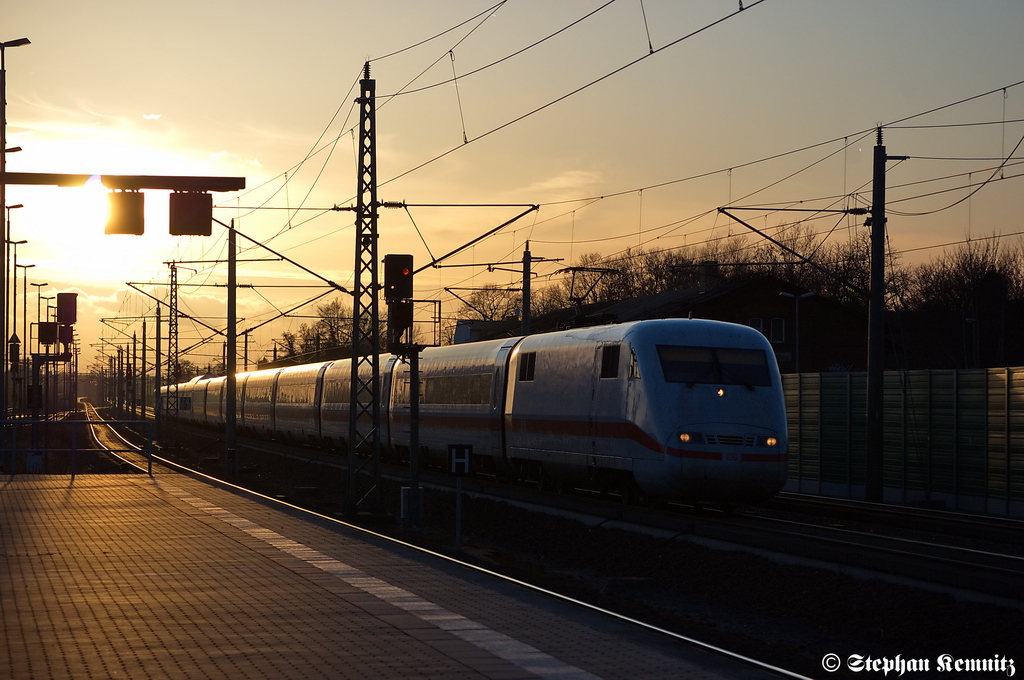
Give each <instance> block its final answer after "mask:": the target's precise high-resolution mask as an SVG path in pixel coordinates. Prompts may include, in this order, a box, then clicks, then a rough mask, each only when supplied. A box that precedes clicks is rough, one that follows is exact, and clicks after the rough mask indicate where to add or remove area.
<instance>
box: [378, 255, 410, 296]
mask: <svg viewBox="0 0 1024 680" xmlns="http://www.w3.org/2000/svg"><path fill="white" fill-rule="evenodd" d="M412 274H413V271H412V255H395V254H391V255H385V256H384V299H385V300H387V301H388V304H391V302H392V301H393V300H408V299H410V298H412Z"/></svg>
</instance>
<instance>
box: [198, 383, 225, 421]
mask: <svg viewBox="0 0 1024 680" xmlns="http://www.w3.org/2000/svg"><path fill="white" fill-rule="evenodd" d="M227 380H228V379H227V378H226V377H225V376H220V377H217V378H210V379H209V380H203V381H202V383H200V384H205V385H206V390H205V391H206V401H205V404H204V406H203V412H202V422H204V423H207V424H210V425H213V424H216V423H221V422H223V421H224V392H225V389H224V388H225V386H226V384H227Z"/></svg>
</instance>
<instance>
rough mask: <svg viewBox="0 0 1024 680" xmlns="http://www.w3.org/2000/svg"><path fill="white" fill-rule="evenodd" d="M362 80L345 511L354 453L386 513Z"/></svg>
mask: <svg viewBox="0 0 1024 680" xmlns="http://www.w3.org/2000/svg"><path fill="white" fill-rule="evenodd" d="M363 69H364V70H363V79H362V80H360V81H359V88H360V95H359V99H357V100H356V103H358V104H359V169H358V179H357V191H356V244H355V245H356V251H355V267H354V271H353V279H354V280H353V285H354V287H353V291H352V293H353V297H352V382H351V402H350V410H349V438H348V471H349V472H348V493H347V494H346V502H345V505H346V508H347V509H348V510H349V511H350V512H351V511H355V510H356V505H357V504H358V501H359V499H358V498H357V497H356V478H357V474H356V472H357V467H356V452H357V451H360V450H361V451H366V452H367V453H370V455H371V456H372V460H373V472H374V489H373V507H374V511H376V512H380V511H381V510H382V507H383V506H382V499H381V488H380V486H381V478H380V453H381V442H380V362H379V360H378V357H379V353H380V323H379V321H380V313H379V306H378V301H377V291H378V289H379V285H378V274H377V262H378V257H377V208H378V207H379V205H378V203H377V142H376V114H375V106H376V102H375V101H374V96H375V92H376V82H375V81H373V80H371V79H370V64H369V63H367V64H366V65H365V66H364V67H363Z"/></svg>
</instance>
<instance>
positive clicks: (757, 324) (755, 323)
mask: <svg viewBox="0 0 1024 680" xmlns="http://www.w3.org/2000/svg"><path fill="white" fill-rule="evenodd" d="M747 325H748V326H750V327H751V328H753V329H754V330H756V331H757V332H759V333H761V334H762V335H763V334H764V319H761V318H753V319H750V320H749V321H747Z"/></svg>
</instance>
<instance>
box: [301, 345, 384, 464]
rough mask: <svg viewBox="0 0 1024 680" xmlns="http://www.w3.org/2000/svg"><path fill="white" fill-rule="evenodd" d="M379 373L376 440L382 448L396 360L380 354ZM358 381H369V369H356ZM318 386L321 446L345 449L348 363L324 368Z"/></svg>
mask: <svg viewBox="0 0 1024 680" xmlns="http://www.w3.org/2000/svg"><path fill="white" fill-rule="evenodd" d="M378 360H379V362H380V363H379V371H380V395H379V396H380V404H379V408H380V438H381V443H382V445H384V446H388V441H389V439H390V435H389V431H388V430H389V428H388V407H389V402H390V399H391V372H392V370H393V369H394V366H395V363H396V362H397V360H398V359H397V357H395V356H392V355H390V354H382V355H381V356H380V357H379V359H378ZM359 375H360V379H361V380H366V381H368V380H369V379H370V367H369V366H368V365H366V364H363V365H362V366H360V368H359ZM320 382H321V383H322V389H321V397H320V403H319V410H320V436H321V438H322V440H323V442H324V443H325V444H327V445H328V446H332V447H337V448H345V447H347V446H348V436H349V409H350V408H351V406H352V404H351V383H352V361H351V360H350V359H341V360H339V361H334V362H332V363H331V364H330V365H328V367H327V370H325V371H324V372H323V374H322V377H321V379H320Z"/></svg>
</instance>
